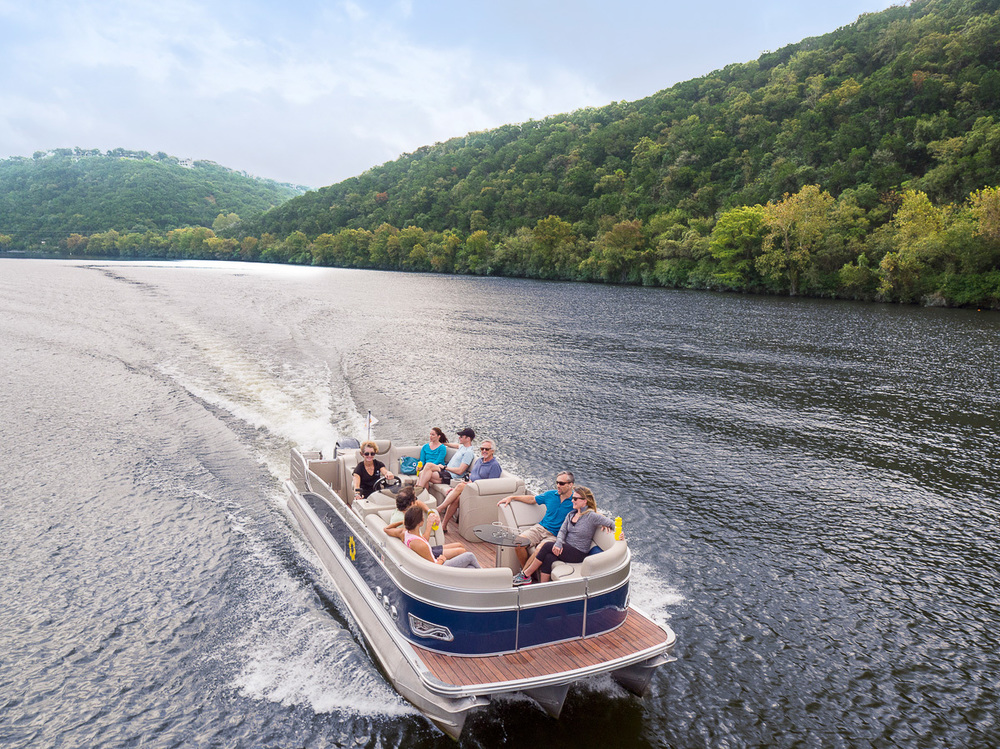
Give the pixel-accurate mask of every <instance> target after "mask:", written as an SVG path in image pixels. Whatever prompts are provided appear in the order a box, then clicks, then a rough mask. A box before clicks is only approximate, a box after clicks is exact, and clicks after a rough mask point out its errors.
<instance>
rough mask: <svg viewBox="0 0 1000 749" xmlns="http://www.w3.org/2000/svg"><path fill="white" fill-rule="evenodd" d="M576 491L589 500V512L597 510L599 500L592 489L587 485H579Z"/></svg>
mask: <svg viewBox="0 0 1000 749" xmlns="http://www.w3.org/2000/svg"><path fill="white" fill-rule="evenodd" d="M576 493H577V494H579V495H580V496H581V497H583V498H584V499H585V500H587V512H597V500H596V499H594V493H593V492H592V491H590V489H588V488H587V487H585V486H578V487H576ZM584 514H586V513H584Z"/></svg>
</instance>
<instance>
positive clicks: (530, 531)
mask: <svg viewBox="0 0 1000 749" xmlns="http://www.w3.org/2000/svg"><path fill="white" fill-rule="evenodd" d="M520 535H522V536H524V537H525V538H526V539H528V541H529V542H530V543H531V545H532V546H538V545H539V544H541V543H543V542H545V541H548V540H549V539H554V538H555V534H554V533H549V531H548V530H547V529H545V528H543V527H542V526H540V525H537V524H536V525H532V526H531V527H529V528H525V529H524V530H523V531H521V533H520Z"/></svg>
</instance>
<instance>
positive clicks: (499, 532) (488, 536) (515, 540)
mask: <svg viewBox="0 0 1000 749" xmlns="http://www.w3.org/2000/svg"><path fill="white" fill-rule="evenodd" d="M472 532H473V533H475V534H476V537H477V538H479V539H480V540H481V541H485V542H486V543H489V544H496V545H497V546H527V545H528V544H529V543H530V542H529V541H528V539H526V538H525V537H524V536H519V535H517V531H514V530H511V529H510V528H507V527H506V526H503V525H494V524H492V523H484V524H483V525H477V526H476V527H475V528H473V529H472Z"/></svg>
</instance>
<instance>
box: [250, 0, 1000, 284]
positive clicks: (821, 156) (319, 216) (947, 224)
mask: <svg viewBox="0 0 1000 749" xmlns="http://www.w3.org/2000/svg"><path fill="white" fill-rule="evenodd" d="M998 5H1000V4H998V2H996V0H916V1H915V2H913V3H912V4H910V5H909V6H906V7H896V8H891V9H889V10H887V11H884V12H882V13H877V14H867V15H864V16H862V17H860V18H859V19H858V20H857V21H856V22H855V23H854V24H851V25H849V26H846V27H844V28H841V29H839V30H837V31H835V32H833V33H830V34H827V35H825V36H823V37H819V38H814V39H807V40H805V41H803V42H801V43H798V44H793V45H790V46H788V47H785V48H784V49H781V50H778V51H776V52H769V53H766V54H764V55H762V56H761V57H760V58H759V59H758V60H756V61H754V62H750V63H746V64H734V65H730V66H728V67H726V68H725V69H723V70H719V71H716V72H715V73H712V74H710V75H707V76H705V77H703V78H698V79H695V80H692V81H688V82H685V83H681V84H678V85H676V86H674V87H672V88H670V89H667V90H665V91H661V92H660V93H657V94H655V95H654V96H651V97H649V98H647V99H643V100H641V101H637V102H619V103H615V104H611V105H609V106H606V107H603V108H600V109H586V110H581V111H577V112H573V113H570V114H566V115H559V116H553V117H550V118H547V119H545V120H544V121H541V122H528V123H525V124H522V125H509V126H506V127H501V128H498V129H496V130H491V131H488V132H481V133H472V134H469V135H467V136H465V137H461V138H454V139H452V140H450V141H448V142H446V143H440V144H437V145H434V146H427V147H424V148H421V149H419V150H418V151H417V152H415V153H412V154H407V155H405V156H403V157H402V158H400V159H398V160H397V161H394V162H392V163H388V164H385V165H383V166H380V167H378V168H374V169H372V170H370V171H368V172H366V173H365V174H362V175H360V176H359V177H356V178H353V179H349V180H347V181H345V182H342V183H340V184H338V185H334V186H332V187H327V188H324V189H321V190H317V191H315V192H309V193H307V194H305V195H303V196H302V197H300V198H297V199H295V200H292V201H289V202H288V203H286V204H284V205H283V206H281V207H279V208H277V209H275V210H273V211H271V212H269V213H268V214H266V215H265V216H263V217H262V218H261V219H260V220H259V221H257V222H250V223H249V224H248V223H244V224H243V225H242V227H241V228H242V229H243V233H244V236H245V235H247V234H252V235H254V237H255V238H257V237H259V238H260V239H261V240H263V246H265V247H267V248H270V257H271V258H273V259H295V260H298V261H306V262H316V263H321V264H332V265H348V266H359V267H380V268H411V269H419V270H439V271H443V272H472V273H494V274H507V275H523V276H530V277H540V278H570V279H586V280H603V281H611V282H626V283H647V284H662V285H668V286H691V287H700V288H706V287H707V288H732V289H741V290H761V291H769V292H777V293H803V294H822V295H840V296H850V297H881V298H886V299H905V300H914V299H918V298H925V299H926V300H929V301H932V302H935V303H942V300H943V301H944V302H948V303H980V299H981V298H983V295H984V294H985V296H986V297H987V298H988V299H992V300H993V301H992V302H989V303H993V304H995V303H996V300H997V298H998V297H1000V275H997V274H996V271H997V263H998V260H1000V247H998V246H997V244H996V243H997V240H998V238H1000V235H998V234H997V233H991V232H996V230H995V229H993V228H990V226H987V225H982V224H981V223H980V219H982V218H985V219H989V217H990V216H991V215H993V214H992V213H991V211H994V210H995V208H993V207H992V206H993V204H992V203H991V201H993V200H996V198H997V196H996V194H995V193H993V192H985V193H977V195H976V196H973V195H972V193H973V192H974V191H977V190H979V189H980V188H984V187H991V186H996V185H998V184H1000V66H998V61H1000V46H998V41H1000V13H998ZM804 190H805V192H803V191H804ZM970 201H972V202H970ZM904 205H905V206H906V210H905V211H904V212H903V213H902V214H900V210H899V209H900V208H901V207H903V206H904ZM917 206H919V207H917ZM975 206H979V207H978V208H976V207H975ZM744 207H745V208H744ZM915 217H922V218H921V220H922V221H923V226H922V228H921V229H919V230H917V229H915V228H914V225H913V221H915V220H917V219H916V218H915ZM913 242H916V243H917V244H919V243H923V244H924V245H926V246H924V248H923V249H922V250H919V251H918V250H916V249H914V247H915V245H914V243H913ZM907 243H909V244H907ZM914 253H918V254H919V257H917V256H914ZM887 256H888V257H889V260H888V261H887V263H886V267H883V263H884V261H886V258H887ZM901 268H902V269H903V270H900V269H901ZM990 273H993V274H994V275H993V276H989V275H988V274H990ZM956 274H957V275H960V276H969V278H967V279H966V280H967V281H969V282H970V283H972V285H973V287H974V288H971V289H969V288H965V289H963V290H962V291H961V293H954V292H956V289H955V288H953V287H954V285H955V284H956V283H958V281H956ZM983 274H987V275H986V276H984V275H983ZM972 276H976V278H975V279H972V278H971V277H972ZM949 284H951V287H949ZM949 289H950V290H949Z"/></svg>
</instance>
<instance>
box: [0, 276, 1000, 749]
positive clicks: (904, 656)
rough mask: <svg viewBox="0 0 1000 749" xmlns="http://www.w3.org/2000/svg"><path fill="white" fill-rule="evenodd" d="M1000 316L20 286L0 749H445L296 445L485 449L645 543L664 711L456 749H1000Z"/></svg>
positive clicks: (641, 601)
mask: <svg viewBox="0 0 1000 749" xmlns="http://www.w3.org/2000/svg"><path fill="white" fill-rule="evenodd" d="M998 347H1000V316H998V315H997V314H995V313H985V312H984V313H977V312H975V311H959V310H926V309H918V308H899V307H887V306H877V305H855V304H848V303H825V302H818V301H811V300H788V299H769V298H750V297H739V296H723V295H714V294H702V293H688V292H670V291H664V290H647V289H636V288H611V287H604V286H587V285H573V284H546V283H537V282H522V281H512V280H502V279H476V278H442V277H434V276H418V275H402V274H384V273H373V272H360V271H346V270H332V269H314V268H291V267H272V266H257V265H242V264H212V263H116V262H83V261H80V262H74V261H44V260H43V261H35V260H3V261H0V383H2V388H0V445H2V450H3V459H2V461H0V486H2V489H3V495H2V496H3V505H2V512H0V560H2V563H3V574H2V576H0V622H2V628H0V746H4V747H55V746H65V747H82V746H102V747H140V746H141V747H173V746H225V747H260V746H268V747H332V746H349V747H358V746H371V747H390V746H391V747H395V746H400V745H403V746H420V747H447V746H449V745H451V742H450V740H449V739H446V738H444V737H443V735H442V734H440V733H438V732H437V731H436V730H435V729H434V728H432V727H431V726H430V725H429V724H428V723H427V722H426V721H425V720H424V719H423V718H422V717H421V716H420V715H419V714H418V713H416V712H415V711H414V710H413V709H412V708H411V707H410V706H409V705H408V704H407V703H406V702H404V701H403V700H402V699H401V698H400V697H399V696H398V695H396V693H395V692H394V691H393V690H392V688H391V687H390V686H388V684H387V682H386V680H385V678H384V677H383V675H382V674H381V673H380V672H379V670H378V668H377V667H376V666H375V665H374V664H373V662H372V660H371V658H370V657H369V655H368V654H367V651H366V648H365V645H364V642H363V640H362V638H361V637H360V634H359V633H358V632H357V631H356V629H355V628H354V625H353V624H352V622H351V621H350V620H349V618H348V617H347V616H346V615H345V613H344V609H343V607H342V605H341V603H340V601H339V599H338V597H337V594H336V592H335V591H334V589H333V587H332V585H331V584H330V582H329V581H328V579H327V578H326V577H325V575H324V573H323V572H322V571H321V569H320V568H319V566H318V563H317V560H316V557H315V556H314V555H313V553H312V551H311V550H310V549H309V547H308V546H307V544H306V543H305V541H304V539H303V537H302V535H301V534H300V532H299V531H298V529H297V527H296V526H295V523H294V521H293V520H292V519H291V517H290V514H289V513H288V511H287V509H286V507H285V499H284V496H283V493H282V489H281V483H280V482H281V480H282V479H284V478H285V476H286V475H287V470H288V469H287V462H288V458H287V454H288V449H289V447H291V446H294V445H301V446H304V447H315V448H322V449H324V450H326V451H327V452H328V453H329V452H330V450H331V448H332V445H333V444H334V443H335V441H336V439H337V438H338V436H341V435H353V434H356V433H357V432H358V431H359V430H360V425H361V422H362V415H363V414H364V413H365V412H366V411H367V410H368V409H371V410H372V411H373V412H374V414H375V415H376V416H377V417H378V418H379V419H380V420H381V423H380V424H379V425H378V426H377V427H376V433H377V436H379V437H381V438H393V439H403V440H406V441H417V440H419V439H422V438H423V437H424V436H425V435H426V432H427V429H428V428H429V427H430V426H432V425H436V426H440V427H442V428H443V429H444V430H445V432H446V433H448V434H449V436H453V435H454V432H455V431H456V430H457V429H458V428H460V427H462V426H465V425H472V426H474V427H475V428H476V429H477V431H479V432H480V434H481V435H483V436H490V437H492V438H494V439H496V440H497V442H498V448H499V449H498V457H499V458H500V460H501V462H502V463H503V464H504V465H506V466H507V467H508V468H509V469H511V470H513V471H515V472H518V473H521V474H522V475H524V476H525V477H527V479H528V480H529V484H530V485H532V486H533V487H534V488H535V489H543V488H549V486H550V485H551V482H552V479H553V477H554V475H555V473H556V472H557V471H558V470H559V469H561V468H563V467H566V466H568V467H571V468H572V469H573V470H575V471H576V473H577V477H578V483H583V484H585V485H589V486H591V487H592V488H593V489H594V490H595V493H596V494H597V497H598V500H599V503H600V504H601V505H602V506H603V507H604V508H605V509H607V510H609V511H611V512H612V513H613V514H616V515H621V516H622V517H623V518H624V519H625V528H626V532H628V533H629V535H630V539H631V543H632V548H633V553H634V555H635V560H636V564H635V568H634V578H635V580H634V589H633V602H634V603H635V604H636V605H638V606H640V607H641V608H644V609H645V610H646V611H647V612H648V613H650V614H651V615H653V616H654V618H657V619H659V620H661V621H664V622H667V623H669V624H670V626H672V627H673V628H674V629H675V630H676V631H677V634H678V638H679V639H678V648H677V653H676V654H677V655H678V657H679V660H678V661H677V662H676V663H674V664H671V665H669V666H667V667H665V668H663V669H661V670H660V672H659V673H658V674H657V676H656V678H655V680H654V682H653V685H652V689H651V692H650V694H649V695H648V696H647V697H646V698H645V699H644V700H641V701H640V700H637V699H635V698H633V697H630V696H628V695H626V694H625V693H624V692H623V691H622V690H620V689H619V688H618V687H616V686H614V685H613V684H612V683H611V682H610V680H597V681H593V682H588V683H585V684H584V685H582V686H580V687H579V688H577V689H574V690H573V691H572V692H571V694H570V698H569V700H568V702H567V706H566V710H565V712H564V715H563V718H562V720H560V721H559V722H555V721H551V720H550V719H548V718H547V717H545V716H544V715H543V714H541V713H540V712H539V711H537V710H536V709H534V708H533V707H532V706H531V705H530V703H528V702H526V701H520V700H512V701H507V702H503V703H500V704H497V705H495V706H493V707H491V708H490V709H489V710H487V711H485V712H483V713H481V714H479V715H477V716H475V718H474V719H472V720H471V721H470V722H469V724H468V725H467V730H466V733H465V734H464V735H463V740H462V744H463V745H464V746H470V747H493V746H500V745H504V744H509V745H518V746H540V747H546V749H547V748H548V747H573V748H574V749H577V748H579V747H604V746H621V747H744V746H779V747H791V746H805V747H841V746H843V747H853V746H956V747H957V746H963V747H964V746H977V747H991V746H997V745H1000V722H998V721H1000V707H998V697H1000V695H998V692H1000V570H998V560H1000V548H998V547H1000V541H998V534H997V517H998V508H1000V499H998V483H1000V482H998V476H1000V427H998V421H997V405H998V395H997V392H998V385H1000V382H998V380H1000V374H998V357H997V351H998Z"/></svg>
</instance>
